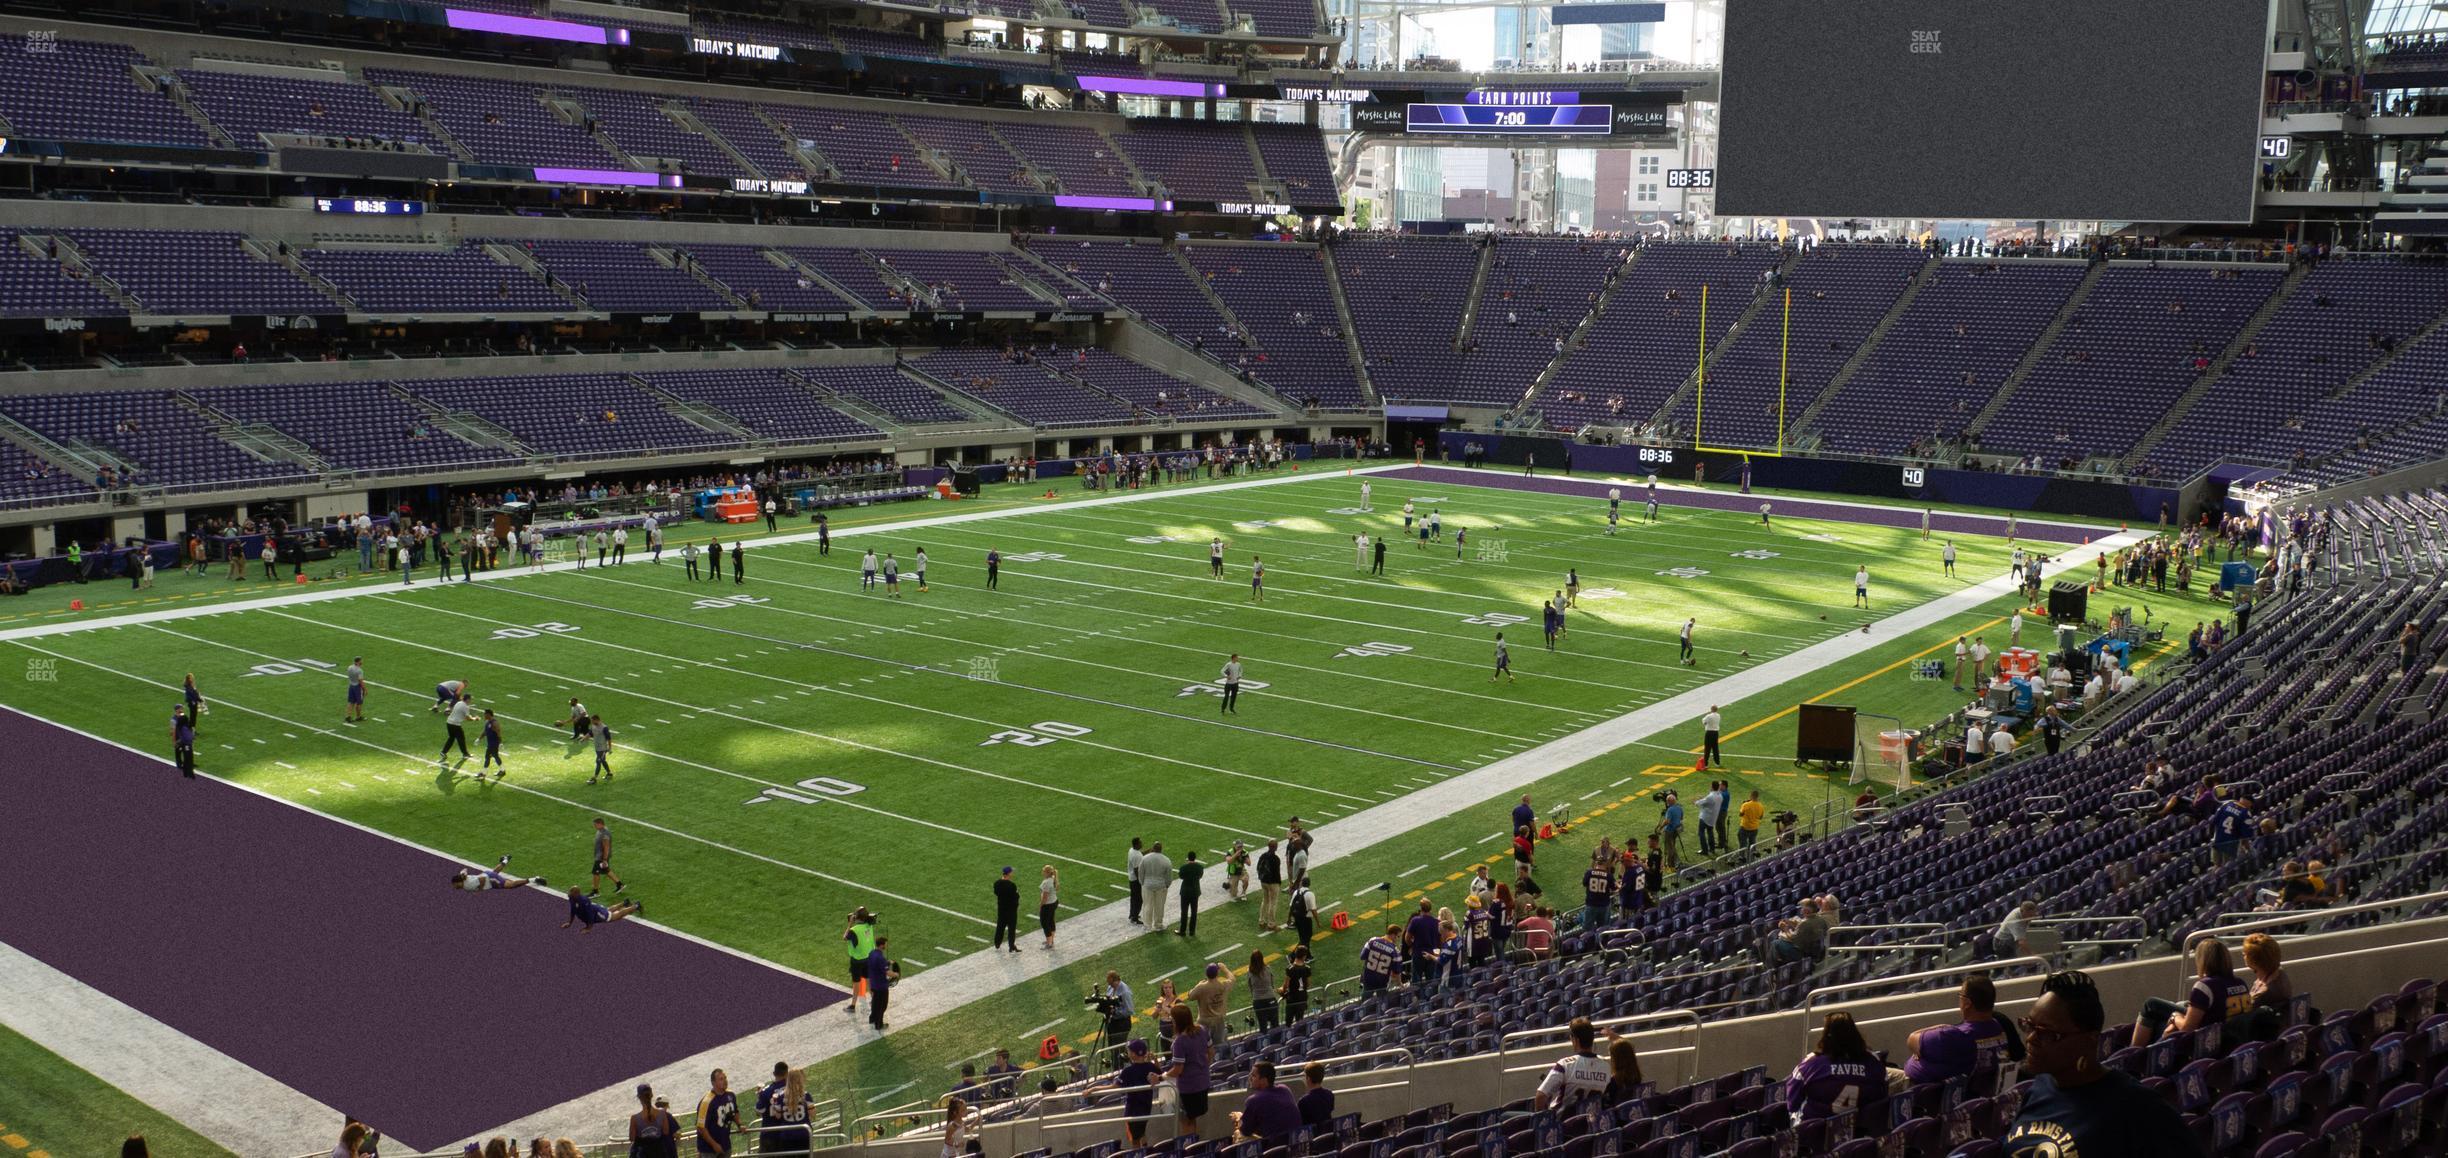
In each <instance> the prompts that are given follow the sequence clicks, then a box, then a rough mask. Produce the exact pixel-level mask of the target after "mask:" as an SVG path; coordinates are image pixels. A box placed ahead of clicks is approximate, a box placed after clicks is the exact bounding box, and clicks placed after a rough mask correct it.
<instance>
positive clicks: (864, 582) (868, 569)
mask: <svg viewBox="0 0 2448 1158" xmlns="http://www.w3.org/2000/svg"><path fill="white" fill-rule="evenodd" d="M875 584H876V557H875V548H873V547H869V548H867V553H866V554H865V555H861V556H860V557H859V590H861V591H873V590H875Z"/></svg>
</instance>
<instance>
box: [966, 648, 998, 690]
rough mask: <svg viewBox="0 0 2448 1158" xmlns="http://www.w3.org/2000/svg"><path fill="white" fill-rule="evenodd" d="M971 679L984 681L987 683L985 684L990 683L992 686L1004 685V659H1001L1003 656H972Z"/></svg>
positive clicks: (970, 663)
mask: <svg viewBox="0 0 2448 1158" xmlns="http://www.w3.org/2000/svg"><path fill="white" fill-rule="evenodd" d="M969 678H970V679H973V680H983V681H985V682H987V683H990V684H999V683H1002V682H1003V659H1002V657H1001V656H993V655H973V656H970V657H969Z"/></svg>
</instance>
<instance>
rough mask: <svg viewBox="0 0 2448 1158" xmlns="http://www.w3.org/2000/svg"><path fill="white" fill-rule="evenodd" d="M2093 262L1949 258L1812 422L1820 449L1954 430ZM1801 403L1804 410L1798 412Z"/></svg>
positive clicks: (1871, 447)
mask: <svg viewBox="0 0 2448 1158" xmlns="http://www.w3.org/2000/svg"><path fill="white" fill-rule="evenodd" d="M2087 268H2088V267H2087V266H2086V265H2085V264H2084V263H2082V262H2080V261H2058V260H2048V259H2039V260H2017V259H2001V260H1996V261H1991V260H1986V259H1979V258H1966V259H1954V260H1947V261H1942V262H1940V263H1939V264H1938V271H1937V273H1936V274H1935V275H1933V276H1932V278H1931V280H1930V283H1929V284H1928V285H1926V286H1923V287H1922V289H1921V292H1920V293H1919V294H1918V295H1916V296H1915V297H1914V298H1913V301H1912V304H1911V305H1909V306H1906V307H1905V309H1904V314H1903V316H1902V317H1899V318H1897V319H1896V324H1895V325H1894V326H1893V327H1891V328H1890V329H1889V330H1888V331H1887V335H1886V337H1884V338H1881V339H1880V340H1879V344H1878V346H1877V348H1876V349H1874V350H1872V351H1871V352H1870V357H1869V358H1868V359H1867V360H1866V361H1864V362H1863V363H1862V365H1861V368H1860V369H1858V370H1856V371H1854V374H1853V378H1852V380H1851V381H1849V382H1847V383H1846V384H1845V387H1844V389H1843V390H1842V391H1840V392H1838V394H1837V395H1836V397H1834V398H1833V399H1830V400H1829V401H1828V403H1827V405H1826V407H1825V408H1824V409H1822V410H1821V411H1820V412H1819V416H1818V418H1817V419H1816V421H1815V422H1814V423H1813V429H1814V430H1815V431H1816V432H1817V433H1818V435H1819V436H1820V444H1819V445H1820V446H1821V448H1822V449H1826V450H1832V451H1840V452H1843V453H1847V454H1898V453H1902V452H1903V451H1904V450H1905V449H1906V448H1908V447H1910V446H1911V445H1912V444H1913V443H1914V442H1915V441H1916V440H1920V439H1925V438H1929V437H1931V436H1938V437H1942V438H1954V437H1957V436H1960V435H1961V434H1963V432H1964V428H1965V427H1967V426H1969V425H1971V422H1972V419H1973V418H1974V417H1975V416H1977V415H1978V414H1979V413H1980V411H1981V407H1982V406H1984V405H1986V404H1987V403H1988V401H1989V397H1990V396H1991V395H1993V394H1995V393H1997V389H1998V387H1999V386H2002V385H2004V384H2005V382H2006V378H2007V376H2008V375H2010V374H2012V373H2014V368H2015V366H2016V365H2017V364H2019V363H2020V362H2021V361H2022V360H2023V355H2024V354H2025V353H2026V352H2028V351H2029V350H2030V349H2031V345H2032V343H2033V342H2036V341H2038V340H2039V339H2040V334H2041V332H2042V331H2044V330H2046V329H2048V324H2049V320H2050V319H2051V318H2054V317H2056V316H2057V311H2058V310H2059V309H2061V308H2062V307H2063V306H2064V305H2065V302H2066V299H2067V298H2069V297H2072V296H2073V294H2074V290H2075V287H2077V286H2079V285H2081V284H2082V279H2083V274H2084V272H2085V271H2086V270H2087ZM1797 413H1798V412H1797Z"/></svg>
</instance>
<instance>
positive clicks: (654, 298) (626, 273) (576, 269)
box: [515, 240, 734, 313]
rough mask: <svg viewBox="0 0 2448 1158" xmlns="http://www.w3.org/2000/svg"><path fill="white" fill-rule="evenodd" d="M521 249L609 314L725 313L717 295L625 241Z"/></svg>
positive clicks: (555, 242)
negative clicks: (704, 311)
mask: <svg viewBox="0 0 2448 1158" xmlns="http://www.w3.org/2000/svg"><path fill="white" fill-rule="evenodd" d="M515 244H517V245H519V246H520V247H522V248H524V249H525V250H526V251H527V252H528V253H529V254H530V255H532V256H533V257H534V258H535V259H536V260H537V261H538V262H541V263H543V266H544V268H545V269H546V270H548V271H550V272H551V273H552V274H553V276H555V277H558V278H560V279H561V282H562V284H564V285H567V286H569V287H570V288H572V289H575V290H577V291H578V296H579V297H582V298H585V299H586V301H587V304H589V305H591V306H594V307H595V308H596V309H599V310H611V311H614V312H631V311H634V312H639V313H660V312H662V311H665V310H727V309H732V308H734V307H733V306H732V304H731V303H730V302H727V301H724V300H723V298H722V296H721V295H719V294H717V293H715V292H714V291H713V290H710V289H707V288H706V287H705V286H704V285H703V284H701V283H700V282H698V280H697V279H696V278H694V277H691V276H690V275H689V273H688V271H687V270H683V269H678V268H675V267H673V266H670V265H666V264H664V263H663V262H661V261H658V260H656V259H655V257H654V256H653V255H652V254H651V253H649V252H648V251H647V248H646V247H645V246H644V245H640V244H637V243H634V242H627V241H558V240H546V241H523V242H517V243H515Z"/></svg>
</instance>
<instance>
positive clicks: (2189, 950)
mask: <svg viewBox="0 0 2448 1158" xmlns="http://www.w3.org/2000/svg"><path fill="white" fill-rule="evenodd" d="M2433 901H2448V889H2443V890H2440V891H2436V892H2428V893H2416V894H2414V895H2412V896H2405V897H2390V898H2388V899H2386V900H2379V901H2365V902H2363V903H2361V904H2354V905H2325V906H2322V907H2320V908H2317V909H2289V910H2286V911H2284V912H2278V913H2263V914H2254V915H2251V916H2250V917H2249V918H2248V919H2246V920H2242V921H2237V922H2235V923H2233V924H2220V925H2214V926H2213V927H2211V928H2207V929H2195V930H2193V931H2192V932H2191V933H2189V934H2187V935H2186V936H2185V940H2184V951H2183V952H2181V953H2178V954H2177V955H2176V965H2177V970H2178V973H2179V975H2180V977H2181V978H2183V979H2185V980H2190V979H2191V978H2192V976H2193V951H2194V950H2195V949H2196V948H2198V947H2200V945H2201V943H2202V942H2204V941H2209V940H2216V939H2224V938H2227V937H2242V936H2243V935H2244V934H2247V933H2257V932H2267V931H2270V930H2273V929H2284V928H2286V927H2287V926H2290V925H2310V924H2315V923H2318V922H2322V921H2328V920H2331V919H2334V918H2337V917H2346V916H2353V915H2355V914H2358V913H2379V912H2386V911H2388V910H2391V909H2400V908H2406V907H2408V906H2416V905H2425V904H2429V903H2431V902H2433ZM2237 915H2239V914H2235V913H2228V914H2224V916H2237ZM2218 919H2220V918H2213V920H2218ZM2236 944H2237V945H2238V946H2241V945H2242V944H2243V942H2242V941H2240V940H2239V941H2237V942H2236ZM2288 964H2290V965H2292V964H2294V962H2291V961H2290V962H2288Z"/></svg>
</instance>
